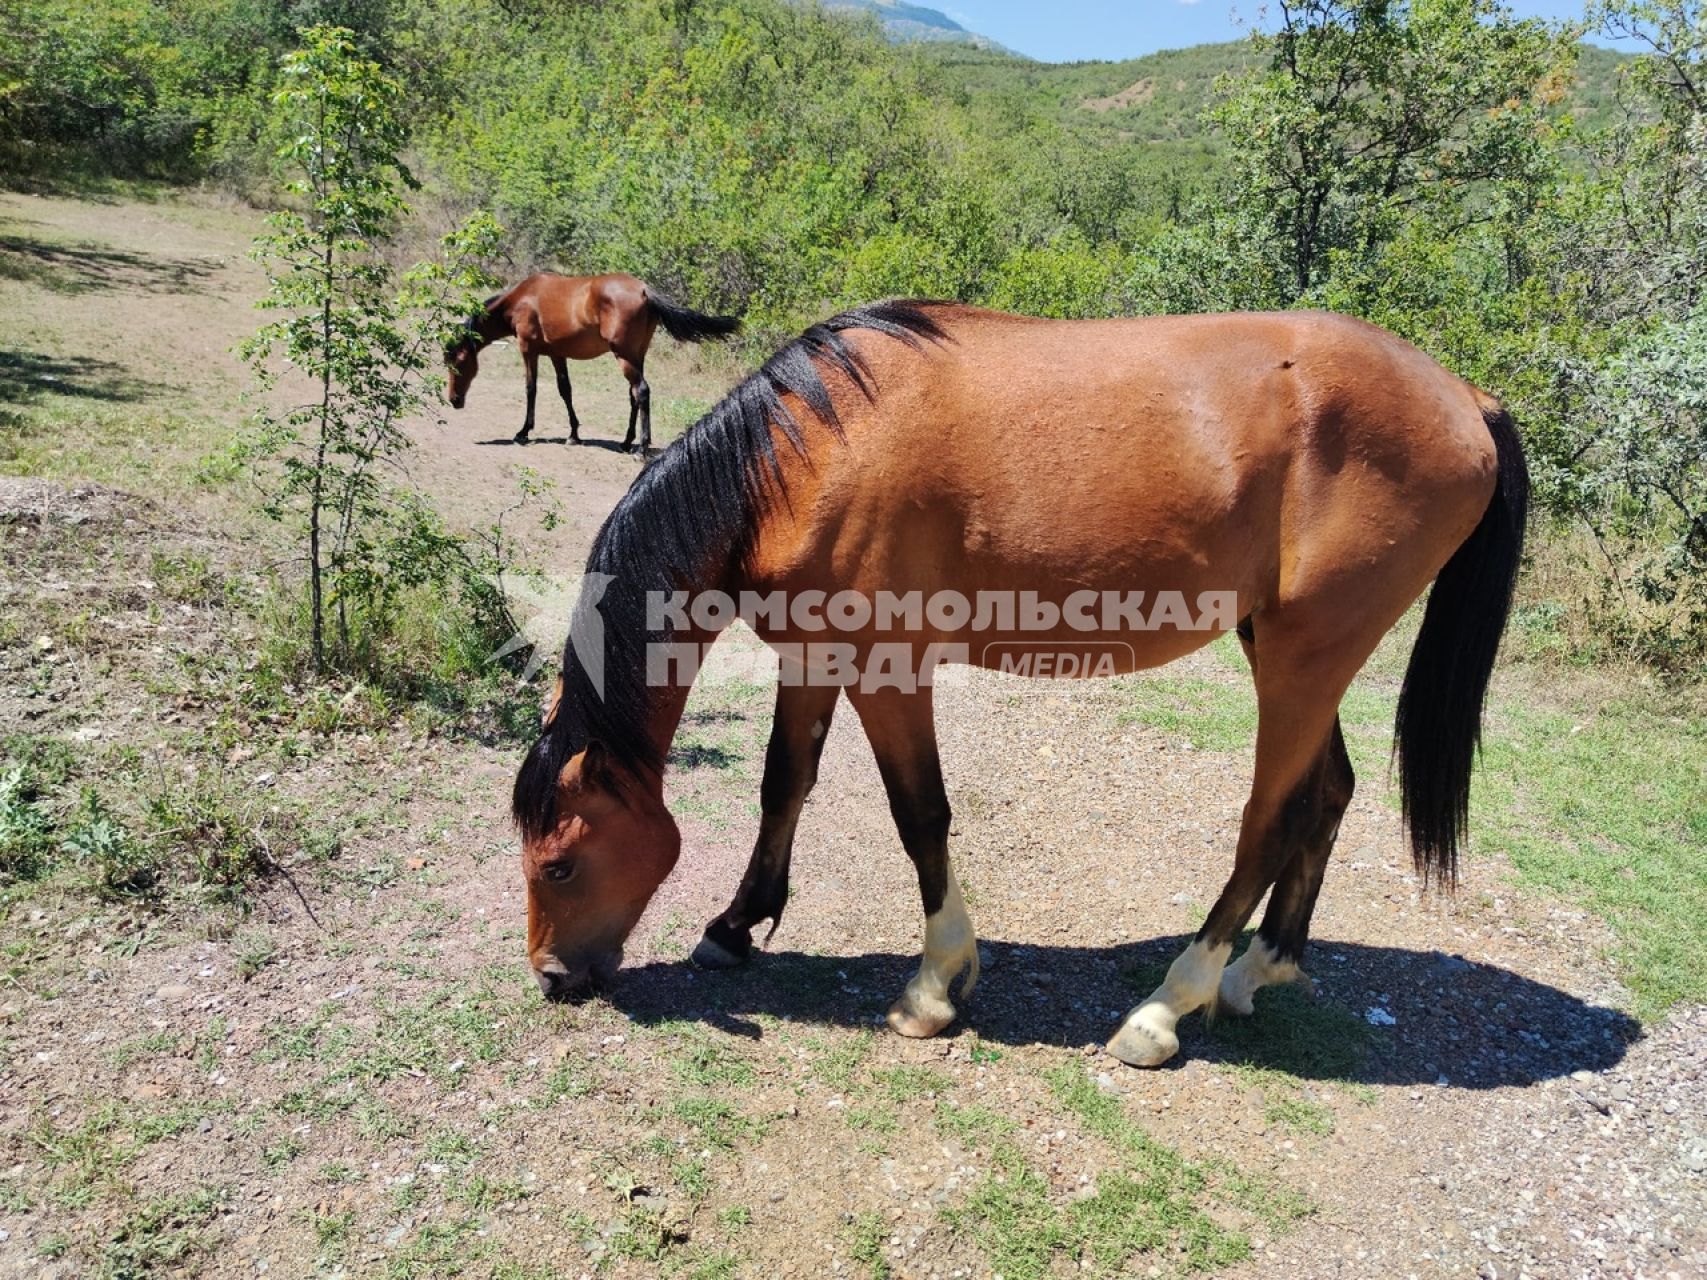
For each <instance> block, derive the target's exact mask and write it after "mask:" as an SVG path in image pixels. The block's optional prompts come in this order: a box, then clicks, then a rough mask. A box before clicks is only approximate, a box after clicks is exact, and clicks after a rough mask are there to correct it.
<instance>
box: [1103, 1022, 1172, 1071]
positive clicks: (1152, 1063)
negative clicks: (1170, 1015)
mask: <svg viewBox="0 0 1707 1280" xmlns="http://www.w3.org/2000/svg"><path fill="white" fill-rule="evenodd" d="M1107 1048H1108V1051H1109V1053H1111V1054H1112V1055H1114V1056H1115V1057H1116V1058H1119V1059H1120V1060H1121V1061H1122V1062H1124V1063H1125V1064H1126V1065H1127V1066H1129V1067H1159V1066H1161V1065H1162V1063H1164V1062H1166V1061H1167V1060H1168V1059H1169V1058H1171V1057H1173V1056H1174V1054H1176V1053H1178V1052H1179V1037H1178V1036H1176V1035H1175V1034H1174V1033H1173V1032H1172V1031H1164V1030H1161V1029H1160V1028H1158V1027H1147V1026H1145V1025H1144V1024H1143V1023H1142V1022H1139V1021H1138V1015H1137V1014H1134V1015H1132V1017H1130V1018H1128V1019H1127V1020H1126V1021H1125V1022H1124V1023H1122V1024H1121V1027H1120V1030H1119V1031H1116V1032H1115V1033H1114V1038H1113V1039H1111V1040H1110V1041H1109V1042H1108V1046H1107Z"/></svg>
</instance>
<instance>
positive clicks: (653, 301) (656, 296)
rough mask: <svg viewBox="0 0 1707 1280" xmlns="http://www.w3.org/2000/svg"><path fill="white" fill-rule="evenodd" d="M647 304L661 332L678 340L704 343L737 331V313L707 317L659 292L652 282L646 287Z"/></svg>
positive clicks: (738, 318) (738, 329)
mask: <svg viewBox="0 0 1707 1280" xmlns="http://www.w3.org/2000/svg"><path fill="white" fill-rule="evenodd" d="M646 305H647V306H648V307H649V308H651V311H652V314H653V315H655V316H656V317H658V323H659V324H661V325H663V326H664V331H665V332H666V333H668V334H669V335H670V336H671V337H672V338H674V339H675V340H676V341H677V342H704V341H706V340H707V339H721V338H727V337H728V336H729V335H730V334H732V333H737V332H739V331H740V328H741V319H740V317H739V316H707V315H701V314H700V313H699V312H697V311H694V310H691V309H689V308H687V307H683V306H679V305H677V304H676V303H674V302H671V301H670V300H669V299H668V298H666V297H665V296H664V295H663V294H661V293H659V292H658V291H657V290H656V289H654V288H652V286H651V285H647V286H646Z"/></svg>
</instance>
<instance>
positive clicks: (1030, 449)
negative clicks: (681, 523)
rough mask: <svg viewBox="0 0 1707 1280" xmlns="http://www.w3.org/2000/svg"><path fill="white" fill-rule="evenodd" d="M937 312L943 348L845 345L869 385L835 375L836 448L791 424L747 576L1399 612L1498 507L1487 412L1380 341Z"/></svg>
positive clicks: (1318, 326)
mask: <svg viewBox="0 0 1707 1280" xmlns="http://www.w3.org/2000/svg"><path fill="white" fill-rule="evenodd" d="M941 318H942V324H943V328H944V329H945V330H946V332H947V334H948V341H947V342H944V343H941V344H935V345H929V346H927V347H925V348H924V350H923V351H914V350H912V349H910V348H908V347H906V346H904V345H903V344H901V343H898V342H894V341H892V340H890V339H886V338H884V337H882V336H880V335H875V334H870V333H851V334H850V337H851V338H852V339H853V340H854V341H855V342H856V344H857V346H858V348H859V351H860V353H861V355H862V357H863V358H864V359H865V360H866V362H867V363H868V364H869V366H870V370H871V378H870V381H871V385H872V387H873V390H874V394H873V396H872V397H871V398H870V399H867V398H865V397H864V396H862V395H861V394H860V393H859V392H858V391H857V390H856V389H854V388H853V387H851V386H849V385H846V384H841V383H839V381H838V385H837V387H836V389H835V397H836V402H837V407H838V410H839V413H840V416H841V418H842V428H841V432H840V434H839V436H838V433H836V432H832V431H830V430H829V429H828V428H827V427H825V426H824V425H823V424H813V423H812V422H811V419H810V415H809V414H807V413H806V412H805V409H804V406H798V407H796V416H797V417H802V418H803V419H804V420H806V421H808V423H809V425H808V432H807V449H806V451H805V455H804V456H800V455H797V454H795V453H794V452H793V451H792V449H790V448H789V447H787V446H786V445H784V446H781V447H779V455H780V456H781V458H782V459H783V483H784V485H785V487H786V488H787V489H788V491H789V501H788V503H787V504H782V505H779V506H778V508H777V514H776V515H775V516H774V517H772V519H771V521H770V522H769V526H767V528H766V529H765V530H764V531H763V536H762V537H761V538H759V539H758V540H757V543H756V545H755V550H754V554H753V555H752V557H750V558H751V560H752V563H753V565H754V568H755V571H756V579H757V580H760V581H763V582H766V583H768V584H770V585H780V586H788V585H796V586H799V585H801V584H805V583H808V582H810V583H811V584H813V585H817V586H822V585H824V583H825V582H834V583H837V584H839V585H842V586H846V587H849V588H854V589H860V590H865V591H868V592H870V591H876V590H890V591H897V590H908V589H920V590H931V589H939V588H941V587H944V586H950V587H953V588H954V589H956V590H959V591H961V592H963V593H965V594H968V595H969V596H970V595H973V594H975V593H977V592H980V591H992V592H1007V593H1013V594H1017V593H1020V592H1027V591H1029V592H1032V593H1035V594H1038V595H1039V596H1040V597H1042V598H1056V597H1062V596H1064V595H1065V594H1067V593H1070V592H1072V591H1074V590H1091V591H1095V592H1099V593H1101V592H1107V591H1119V590H1131V589H1145V590H1149V591H1152V592H1155V591H1162V590H1168V591H1178V592H1180V593H1182V594H1183V595H1184V596H1185V597H1187V598H1188V599H1195V598H1197V596H1198V595H1199V594H1200V593H1202V592H1206V591H1215V592H1228V591H1230V592H1234V593H1236V594H1237V598H1238V601H1239V604H1238V613H1239V616H1241V617H1243V616H1247V615H1248V614H1250V613H1251V612H1253V611H1257V610H1262V609H1270V610H1279V609H1281V608H1288V609H1292V610H1294V611H1299V610H1304V609H1306V608H1312V607H1313V608H1316V609H1318V610H1319V609H1321V608H1328V607H1333V606H1332V604H1331V602H1332V600H1333V599H1334V598H1336V597H1337V598H1340V599H1341V600H1345V599H1354V598H1357V597H1358V596H1359V594H1360V593H1361V595H1362V596H1364V597H1366V598H1367V599H1368V600H1369V601H1371V606H1370V607H1371V608H1372V609H1376V608H1379V609H1380V610H1386V611H1391V610H1392V608H1394V604H1393V602H1394V601H1397V600H1398V598H1399V596H1401V595H1402V596H1403V598H1404V604H1408V602H1409V601H1410V600H1411V599H1413V598H1414V597H1415V595H1416V594H1417V593H1418V592H1420V590H1421V589H1422V587H1423V586H1424V585H1426V583H1427V582H1428V580H1429V579H1430V578H1432V577H1433V575H1434V574H1435V573H1436V572H1438V570H1439V568H1440V566H1441V565H1442V564H1444V563H1445V561H1446V559H1447V558H1448V557H1449V556H1450V555H1451V553H1452V551H1453V550H1454V549H1455V548H1456V547H1457V546H1458V544H1459V543H1461V542H1462V541H1463V539H1464V538H1465V537H1466V536H1467V535H1468V533H1469V531H1470V530H1471V529H1472V528H1473V527H1474V526H1475V525H1476V522H1477V520H1478V519H1479V518H1480V516H1481V513H1482V511H1483V510H1484V509H1485V508H1486V506H1487V502H1488V499H1489V497H1490V495H1491V493H1492V490H1493V484H1494V468H1495V459H1494V453H1493V447H1492V444H1491V441H1490V438H1489V435H1488V432H1487V428H1486V425H1485V422H1484V412H1485V410H1486V408H1487V406H1488V405H1489V404H1490V403H1491V401H1489V400H1488V398H1487V397H1485V396H1483V395H1482V394H1481V393H1480V392H1478V391H1476V390H1475V389H1474V388H1473V387H1471V386H1470V385H1469V384H1468V383H1465V382H1464V381H1462V380H1461V379H1459V378H1457V377H1455V376H1454V375H1453V374H1451V373H1449V372H1448V371H1447V370H1445V369H1444V368H1442V367H1441V366H1440V365H1439V364H1437V363H1436V362H1435V361H1433V360H1432V359H1430V358H1429V357H1428V356H1426V355H1424V354H1423V353H1422V352H1420V351H1418V350H1417V349H1416V348H1415V347H1413V346H1411V345H1410V344H1408V343H1405V342H1403V341H1402V340H1400V339H1398V338H1396V337H1394V336H1393V335H1391V334H1388V333H1386V332H1385V331H1383V330H1381V329H1379V328H1376V327H1375V326H1372V325H1367V324H1363V323H1362V322H1359V321H1354V320H1349V319H1346V318H1344V317H1339V316H1333V315H1326V314H1321V313H1278V314H1239V315H1219V316H1190V317H1155V318H1142V319H1126V320H1105V321H1049V320H1036V319H1030V318H1024V317H1014V316H1006V315H1001V314H999V313H993V312H985V311H979V310H975V309H971V308H959V307H955V308H946V309H945V310H944V311H943V312H942V313H941ZM1389 584H1390V585H1389ZM1404 604H1398V605H1397V606H1396V607H1397V609H1398V610H1399V611H1402V609H1403V607H1404ZM1182 644H1184V645H1185V647H1187V648H1189V647H1192V646H1191V644H1190V643H1188V642H1187V641H1184V640H1180V639H1179V638H1177V637H1176V638H1175V639H1174V640H1172V641H1166V642H1164V641H1163V640H1157V641H1156V651H1155V652H1154V653H1152V654H1148V655H1145V654H1139V655H1137V657H1136V659H1135V663H1136V665H1151V664H1152V663H1153V662H1160V661H1166V660H1168V659H1169V658H1171V657H1174V656H1177V655H1178V653H1179V652H1182V651H1183V649H1182V648H1181V647H1180V646H1181V645H1182ZM1170 646H1171V647H1170Z"/></svg>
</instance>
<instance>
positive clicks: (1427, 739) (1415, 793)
mask: <svg viewBox="0 0 1707 1280" xmlns="http://www.w3.org/2000/svg"><path fill="white" fill-rule="evenodd" d="M1488 432H1489V434H1491V435H1492V436H1493V438H1494V449H1495V452H1496V454H1497V455H1498V457H1499V482H1498V487H1497V488H1496V489H1495V490H1494V496H1493V500H1492V501H1490V502H1489V503H1488V509H1487V510H1486V511H1485V512H1483V514H1482V521H1481V523H1480V524H1478V525H1477V526H1476V528H1475V530H1474V531H1473V532H1472V533H1471V534H1470V536H1469V537H1468V538H1466V539H1465V540H1464V544H1463V545H1462V546H1460V547H1459V548H1458V550H1457V551H1455V552H1453V553H1452V559H1450V560H1448V561H1447V562H1446V567H1445V568H1444V569H1442V570H1441V571H1440V576H1439V577H1438V578H1436V579H1435V580H1434V590H1433V591H1431V592H1430V593H1429V597H1428V608H1427V609H1426V610H1424V612H1423V621H1422V630H1421V631H1420V632H1419V633H1418V635H1417V642H1416V646H1415V647H1414V648H1413V649H1412V650H1411V661H1410V665H1409V666H1408V667H1406V668H1405V683H1404V685H1403V686H1402V687H1401V688H1400V690H1399V714H1398V718H1397V721H1396V722H1395V724H1394V727H1393V738H1394V741H1393V749H1394V751H1395V753H1396V754H1397V756H1398V765H1399V796H1400V801H1401V803H1402V805H1403V807H1404V815H1405V824H1406V826H1407V827H1408V828H1409V830H1410V836H1411V856H1412V858H1414V859H1415V861H1416V866H1417V871H1418V873H1419V874H1420V875H1421V876H1422V877H1423V879H1424V880H1425V881H1426V880H1427V879H1428V878H1429V875H1430V874H1431V873H1433V874H1435V875H1438V876H1440V877H1441V878H1443V879H1444V880H1445V881H1446V882H1447V883H1448V884H1451V883H1453V882H1454V881H1456V879H1457V876H1458V845H1459V842H1460V841H1461V840H1463V838H1464V832H1465V828H1466V827H1467V826H1468V824H1469V817H1470V770H1471V767H1472V766H1473V765H1474V763H1475V759H1476V751H1477V748H1478V747H1480V746H1481V740H1482V701H1483V698H1484V697H1485V696H1486V694H1487V691H1488V677H1489V675H1491V674H1492V672H1493V668H1494V655H1495V654H1496V653H1497V652H1498V651H1499V647H1500V636H1501V634H1502V633H1503V632H1504V631H1505V622H1506V615H1507V614H1508V613H1510V611H1511V596H1512V588H1513V587H1514V586H1515V585H1516V583H1517V568H1518V563H1519V562H1520V561H1521V559H1522V557H1523V528H1524V524H1525V523H1526V521H1527V519H1528V515H1529V468H1528V466H1527V465H1526V464H1525V463H1524V461H1523V445H1522V443H1521V442H1520V441H1519V440H1518V436H1517V424H1516V423H1515V422H1513V421H1512V418H1511V414H1509V413H1508V412H1506V411H1505V410H1504V409H1500V410H1498V411H1496V412H1492V413H1489V414H1488Z"/></svg>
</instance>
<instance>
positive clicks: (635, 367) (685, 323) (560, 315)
mask: <svg viewBox="0 0 1707 1280" xmlns="http://www.w3.org/2000/svg"><path fill="white" fill-rule="evenodd" d="M659 325H663V326H664V330H665V332H667V333H668V334H669V335H670V336H671V337H672V338H675V339H676V340H677V341H678V342H704V341H705V340H706V339H707V338H726V337H728V336H729V335H730V334H732V333H734V332H736V331H737V330H738V329H740V327H741V322H740V321H739V320H738V319H736V318H735V317H733V316H706V315H701V314H700V313H699V312H697V311H690V310H688V308H686V307H681V306H677V305H676V304H675V303H674V302H671V301H670V300H669V299H668V298H666V297H664V295H663V294H661V293H659V292H657V291H656V290H654V289H651V288H649V287H647V286H646V285H645V284H643V283H642V282H640V281H639V280H636V279H635V278H634V277H633V276H620V275H614V276H559V275H553V274H551V273H550V272H540V273H539V274H538V275H531V276H529V277H528V278H527V279H526V280H523V281H522V282H521V283H520V284H518V285H514V286H512V287H511V288H509V289H506V290H505V291H504V292H503V293H500V294H496V295H494V296H493V297H490V298H488V299H487V300H486V305H485V308H484V309H483V310H482V311H481V312H480V314H479V315H477V316H474V317H473V318H471V319H470V320H469V321H468V324H467V326H466V327H467V332H466V333H465V334H464V335H463V336H462V337H461V338H459V339H458V340H457V341H455V342H453V343H451V345H450V346H448V347H447V348H446V349H445V365H446V366H447V367H448V368H449V370H450V387H449V392H448V395H449V399H450V404H451V408H453V409H460V408H462V406H463V405H464V404H465V403H466V402H467V400H468V387H469V384H470V383H472V382H473V381H474V375H475V374H477V373H479V372H480V348H481V347H483V346H485V345H486V344H487V343H488V342H495V341H496V340H498V339H499V338H512V337H513V338H514V339H515V340H516V346H517V348H518V349H519V350H520V351H521V353H522V365H523V367H524V368H525V369H526V370H527V385H528V412H527V418H526V420H525V421H523V423H522V429H521V430H520V431H518V432H516V436H515V440H516V443H517V444H526V443H527V440H528V436H529V435H530V434H531V433H532V431H533V404H534V393H535V391H536V389H537V387H538V383H539V358H540V357H541V356H549V357H550V358H551V363H552V364H553V365H554V366H555V367H556V369H557V393H558V394H559V395H561V396H562V397H563V404H564V406H565V407H566V408H568V410H569V443H570V444H580V443H581V420H580V419H579V418H577V417H576V416H575V402H574V400H573V399H572V398H571V396H570V391H569V365H568V362H569V361H570V360H596V359H597V358H598V357H599V356H602V355H604V354H605V353H606V352H607V351H608V352H610V354H612V355H614V356H615V357H616V362H617V364H618V365H620V366H621V367H622V376H623V377H625V378H627V379H628V434H627V435H626V436H625V437H623V441H622V447H623V448H624V449H628V448H633V449H634V451H635V452H636V453H639V454H641V455H644V454H645V453H646V451H647V449H649V448H651V447H652V388H651V387H650V386H649V385H647V382H646V351H647V349H648V348H649V347H650V346H651V345H652V335H653V334H654V333H655V332H657V329H658V326H659ZM636 419H639V422H640V443H639V444H638V445H636V444H635V442H634V424H635V420H636Z"/></svg>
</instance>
